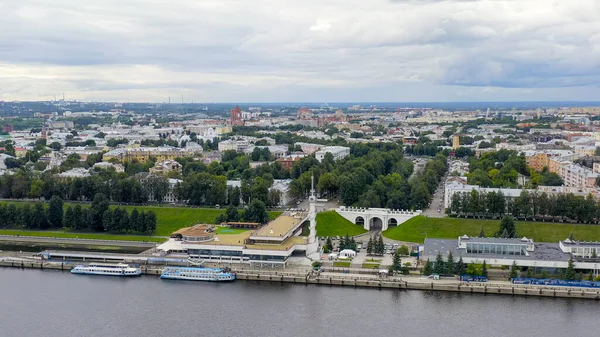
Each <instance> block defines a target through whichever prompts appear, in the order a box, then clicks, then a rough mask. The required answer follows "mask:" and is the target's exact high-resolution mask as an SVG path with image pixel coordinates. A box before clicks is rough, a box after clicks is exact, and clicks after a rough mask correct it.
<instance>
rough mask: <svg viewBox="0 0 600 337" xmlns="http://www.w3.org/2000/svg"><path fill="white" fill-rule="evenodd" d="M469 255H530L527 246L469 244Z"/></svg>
mask: <svg viewBox="0 0 600 337" xmlns="http://www.w3.org/2000/svg"><path fill="white" fill-rule="evenodd" d="M467 253H468V254H498V255H528V254H527V244H524V243H523V244H521V243H495V242H493V243H492V242H467Z"/></svg>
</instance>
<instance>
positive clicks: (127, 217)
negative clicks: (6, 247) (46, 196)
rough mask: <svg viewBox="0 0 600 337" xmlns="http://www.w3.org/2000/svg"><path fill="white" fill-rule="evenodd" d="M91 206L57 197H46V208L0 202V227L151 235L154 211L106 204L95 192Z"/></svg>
mask: <svg viewBox="0 0 600 337" xmlns="http://www.w3.org/2000/svg"><path fill="white" fill-rule="evenodd" d="M94 201H95V202H94V203H93V204H92V206H91V207H82V206H81V205H75V206H70V205H69V206H67V208H66V210H65V209H64V204H63V200H62V199H60V198H59V197H57V196H53V197H52V198H51V199H50V203H49V204H48V207H45V206H44V204H43V203H41V202H38V203H35V204H33V206H32V205H31V204H30V203H24V204H22V205H18V204H15V203H10V204H0V227H2V228H26V229H40V230H46V229H53V228H54V229H63V228H69V229H73V230H81V231H109V232H119V233H142V234H152V233H153V232H154V231H155V230H156V214H155V213H154V212H152V211H148V212H144V211H141V212H139V211H138V210H137V209H133V211H132V212H131V214H129V213H128V212H127V211H126V210H125V209H123V208H120V207H117V208H114V209H111V208H109V207H108V202H107V200H106V198H105V197H104V196H102V195H100V194H99V195H98V196H97V197H95V198H94Z"/></svg>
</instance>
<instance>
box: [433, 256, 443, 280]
mask: <svg viewBox="0 0 600 337" xmlns="http://www.w3.org/2000/svg"><path fill="white" fill-rule="evenodd" d="M433 272H434V273H435V274H438V275H443V274H445V273H446V263H445V262H444V259H443V258H442V254H441V253H439V252H438V254H437V256H436V258H435V264H434V266H433Z"/></svg>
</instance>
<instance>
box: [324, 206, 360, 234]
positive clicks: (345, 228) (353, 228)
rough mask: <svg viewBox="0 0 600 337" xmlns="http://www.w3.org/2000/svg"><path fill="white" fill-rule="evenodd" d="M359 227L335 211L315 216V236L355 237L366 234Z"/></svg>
mask: <svg viewBox="0 0 600 337" xmlns="http://www.w3.org/2000/svg"><path fill="white" fill-rule="evenodd" d="M366 232H367V231H366V230H365V229H364V228H362V227H361V226H358V225H355V224H353V223H352V222H350V221H348V220H347V219H346V218H344V217H343V216H341V215H339V214H338V213H337V212H335V211H328V212H319V213H318V214H317V235H319V236H342V235H346V234H347V235H350V236H356V235H359V234H363V233H366Z"/></svg>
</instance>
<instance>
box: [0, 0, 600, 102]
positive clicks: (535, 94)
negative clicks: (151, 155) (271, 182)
mask: <svg viewBox="0 0 600 337" xmlns="http://www.w3.org/2000/svg"><path fill="white" fill-rule="evenodd" d="M1 8H2V11H0V18H1V19H2V20H0V21H1V22H2V23H1V24H2V26H3V28H2V29H0V37H2V38H1V39H0V41H2V42H0V84H1V87H2V91H0V100H5V101H10V100H28V101H37V100H52V99H54V97H57V98H60V97H61V96H62V93H67V99H76V100H84V101H119V102H126V101H132V102H133V101H136V102H157V103H158V102H165V101H166V100H167V97H169V96H170V97H171V99H172V102H173V103H176V102H178V101H180V97H181V95H183V97H184V101H185V102H191V101H194V102H222V103H230V102H231V103H233V102H248V103H252V102H333V101H336V102H465V101H474V102H488V101H491V102H506V101H510V102H530V101H593V100H594V99H596V98H597V92H598V83H599V80H600V61H599V60H600V33H598V30H597V28H596V24H597V21H598V19H600V14H598V13H600V4H598V3H597V1H592V0H577V1H569V2H563V3H557V4H552V3H548V2H547V1H543V0H525V1H511V0H497V1H489V0H488V1H478V0H474V1H466V0H463V1H460V0H455V1H451V0H448V1H435V0H430V1H400V0H376V1H369V2H367V3H365V2H359V1H343V2H342V1H329V2H327V3H322V2H319V1H316V0H314V1H313V0H309V1H302V2H296V1H272V0H264V1H254V2H253V3H252V6H249V5H248V4H247V3H245V2H240V1H212V0H206V1H202V2H201V3H198V2H194V1H186V0H175V1H171V2H169V3H168V4H158V3H149V2H141V1H136V0H127V1H113V0H110V1H103V2H102V3H95V4H87V3H78V2H77V3H76V2H74V1H72V0H58V1H52V2H51V3H50V2H46V1H42V0H25V1H21V2H18V3H9V4H3V5H2V6H1ZM498 13H501V14H498Z"/></svg>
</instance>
